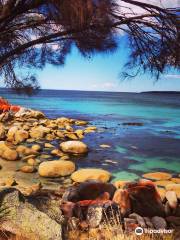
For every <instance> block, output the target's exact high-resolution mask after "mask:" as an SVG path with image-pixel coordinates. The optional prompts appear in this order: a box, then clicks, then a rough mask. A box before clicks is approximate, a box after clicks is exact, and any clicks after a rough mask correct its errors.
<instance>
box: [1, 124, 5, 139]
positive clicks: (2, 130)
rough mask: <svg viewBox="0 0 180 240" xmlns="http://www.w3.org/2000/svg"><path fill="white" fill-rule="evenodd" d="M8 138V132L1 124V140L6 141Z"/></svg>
mask: <svg viewBox="0 0 180 240" xmlns="http://www.w3.org/2000/svg"><path fill="white" fill-rule="evenodd" d="M5 136H6V130H5V127H4V125H3V124H0V140H1V139H4V138H5Z"/></svg>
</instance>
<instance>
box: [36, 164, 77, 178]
mask: <svg viewBox="0 0 180 240" xmlns="http://www.w3.org/2000/svg"><path fill="white" fill-rule="evenodd" d="M74 171H75V164H74V163H73V162H71V161H62V160H55V161H47V162H43V163H41V164H40V165H39V170H38V172H39V175H40V176H41V177H63V176H68V175H70V174H71V173H73V172H74Z"/></svg>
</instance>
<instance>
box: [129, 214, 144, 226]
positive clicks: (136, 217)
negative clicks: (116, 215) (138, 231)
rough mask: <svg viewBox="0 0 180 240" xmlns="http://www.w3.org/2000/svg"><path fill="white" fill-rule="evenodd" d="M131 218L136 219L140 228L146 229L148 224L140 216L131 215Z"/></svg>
mask: <svg viewBox="0 0 180 240" xmlns="http://www.w3.org/2000/svg"><path fill="white" fill-rule="evenodd" d="M129 218H132V219H135V220H136V221H137V223H138V225H139V226H140V227H142V228H146V223H145V220H144V218H143V217H141V216H140V215H138V214H137V213H132V214H130V215H129Z"/></svg>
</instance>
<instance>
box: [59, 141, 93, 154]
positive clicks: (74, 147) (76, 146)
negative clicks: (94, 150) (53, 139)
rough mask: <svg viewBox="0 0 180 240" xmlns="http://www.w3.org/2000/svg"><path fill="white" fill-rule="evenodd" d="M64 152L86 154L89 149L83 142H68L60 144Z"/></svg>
mask: <svg viewBox="0 0 180 240" xmlns="http://www.w3.org/2000/svg"><path fill="white" fill-rule="evenodd" d="M60 148H61V149H62V151H63V152H67V153H76V154H84V153H87V152H88V147H87V145H86V144H85V143H83V142H81V141H67V142H62V143H61V144H60Z"/></svg>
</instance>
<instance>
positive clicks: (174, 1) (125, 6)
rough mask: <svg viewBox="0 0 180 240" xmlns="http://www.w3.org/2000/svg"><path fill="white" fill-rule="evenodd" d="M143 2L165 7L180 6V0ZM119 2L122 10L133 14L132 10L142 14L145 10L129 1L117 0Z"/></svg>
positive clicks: (149, 0) (145, 0)
mask: <svg viewBox="0 0 180 240" xmlns="http://www.w3.org/2000/svg"><path fill="white" fill-rule="evenodd" d="M139 1H140V0H139ZM141 2H144V3H149V4H153V5H156V6H159V7H163V8H175V7H179V6H180V0H143V1H141ZM117 3H118V4H119V5H120V10H121V11H122V12H123V13H125V14H127V13H128V14H130V13H131V14H132V11H133V12H134V13H135V14H142V13H144V12H145V10H144V9H142V8H140V7H138V6H135V5H132V4H129V3H125V2H122V1H121V0H117Z"/></svg>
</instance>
